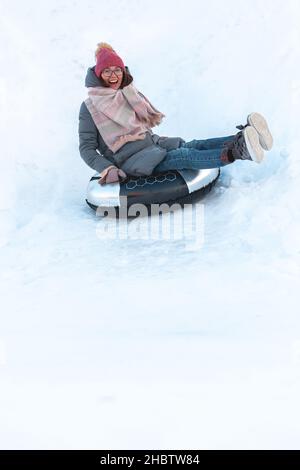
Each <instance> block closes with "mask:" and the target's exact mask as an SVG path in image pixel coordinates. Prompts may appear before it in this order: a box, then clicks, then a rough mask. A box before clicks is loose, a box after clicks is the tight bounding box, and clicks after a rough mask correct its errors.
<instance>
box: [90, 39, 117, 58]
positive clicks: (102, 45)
mask: <svg viewBox="0 0 300 470" xmlns="http://www.w3.org/2000/svg"><path fill="white" fill-rule="evenodd" d="M101 49H110V50H111V51H113V52H115V50H114V49H113V48H112V47H111V45H110V44H107V42H99V43H98V44H97V49H96V51H95V57H96V58H97V55H98V54H99V52H100V50H101Z"/></svg>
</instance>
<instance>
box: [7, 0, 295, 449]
mask: <svg viewBox="0 0 300 470" xmlns="http://www.w3.org/2000/svg"><path fill="white" fill-rule="evenodd" d="M0 10H1V17H0V34H1V37H0V60H1V62H0V67H1V73H0V105H1V113H0V128H1V131H0V132H1V136H0V137H1V152H0V158H1V171H0V196H1V200H0V201H1V206H0V214H1V237H0V240H1V251H0V256H1V292H0V295H1V329H0V447H1V448H4V449H46V448H49V449H51V448H57V449H63V448H69V449H85V448H86V449H88V448H96V449H104V448H110V449H138V448H145V449H153V448H161V449H176V448H177V449H184V448H186V449H189V448H194V449H215V448H219V449H234V448H244V449H245V448H247V449H249V448H258V449H261V448H272V449H273V448H299V438H300V425H299V422H300V410H299V394H300V331H299V326H300V321H299V287H300V286H299V254H300V252H299V238H300V217H299V215H300V214H299V196H300V190H299V187H300V185H299V168H300V167H299V131H298V125H299V99H300V98H299V97H300V77H299V50H298V47H299V46H298V45H299V43H300V42H299V40H300V38H299V20H300V18H299V16H300V5H299V1H297V0H290V1H288V0H285V1H284V0H255V1H254V0H252V2H240V1H237V0H227V1H226V2H223V1H221V0H219V1H218V0H210V1H209V2H206V1H203V0H201V1H199V0H197V1H196V0H195V1H193V0H185V1H177V2H175V3H174V2H173V1H169V0H168V1H163V2H161V1H157V0H153V1H151V2H148V1H142V0H127V1H123V0H118V1H117V0H110V1H109V2H107V1H103V0H101V1H96V0H94V1H92V0H87V1H85V2H80V1H76V0H73V1H71V0H61V1H55V0H51V1H50V0H45V1H43V2H39V1H38V0H36V1H34V0H28V1H27V2H23V1H16V0H10V1H5V0H0ZM100 41H105V42H108V43H110V44H111V45H112V46H113V47H114V48H115V50H116V51H117V52H118V53H119V54H120V56H121V57H122V58H123V60H124V62H125V64H126V65H128V66H129V69H130V71H131V73H132V74H133V76H134V83H135V85H136V86H137V88H138V89H139V90H140V91H141V92H142V93H144V94H145V95H146V96H147V97H148V98H149V100H150V101H151V102H152V103H153V104H154V106H155V107H157V108H158V109H159V110H160V111H162V112H163V113H164V114H166V118H165V119H164V121H163V123H162V124H161V126H159V127H157V128H154V131H155V132H156V133H158V134H160V135H168V136H181V137H182V138H184V139H185V140H191V139H194V138H197V139H200V138H209V137H218V136H223V135H230V134H233V133H235V132H236V131H237V130H236V129H235V126H236V125H238V124H242V123H243V124H244V123H245V122H246V117H247V114H248V113H250V112H251V111H259V112H261V113H263V114H264V115H265V116H266V117H267V119H268V122H269V124H270V128H271V130H272V132H273V134H274V139H275V142H274V147H273V149H272V151H271V152H269V153H268V154H267V155H266V158H265V160H264V161H263V162H262V164H260V165H256V164H254V163H251V162H237V163H234V164H233V165H230V166H228V167H226V168H224V169H223V170H222V175H221V178H220V179H219V181H218V183H217V186H216V187H215V189H214V190H213V191H212V193H210V195H208V196H207V197H206V198H205V200H204V201H203V203H204V229H203V230H204V241H203V244H201V245H199V244H195V243H194V241H193V233H192V232H191V231H190V232H189V230H187V233H186V236H185V238H183V239H180V240H170V239H168V238H166V239H142V238H141V237H139V235H138V234H135V233H134V231H132V232H131V233H130V230H129V235H128V236H127V237H124V238H123V239H121V240H120V239H116V238H111V237H109V236H108V235H107V234H106V232H104V231H103V230H102V226H101V222H100V221H99V219H98V218H96V217H95V214H94V213H93V212H92V211H91V210H90V209H89V208H88V207H87V206H86V204H85V194H86V186H87V182H88V180H89V178H90V176H91V175H92V174H93V171H92V170H90V169H89V168H88V167H87V166H86V165H85V164H84V162H83V161H82V160H81V159H80V156H79V152H78V131H77V129H78V112H79V108H80V104H81V102H82V100H83V99H85V97H86V89H85V87H84V80H85V75H86V70H87V68H88V67H90V66H92V65H94V50H95V47H96V44H97V43H98V42H100ZM112 223H113V222H112ZM99 224H100V225H99ZM111 227H113V226H112V225H110V228H111ZM127 227H128V222H127V221H122V222H121V229H122V230H125V231H126V230H127Z"/></svg>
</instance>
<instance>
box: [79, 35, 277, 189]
mask: <svg viewBox="0 0 300 470" xmlns="http://www.w3.org/2000/svg"><path fill="white" fill-rule="evenodd" d="M95 57H96V65H95V66H94V67H92V68H89V69H88V72H87V76H86V80H85V85H86V87H87V88H88V98H87V99H86V100H85V101H84V102H83V103H82V105H81V108H80V113H79V141H80V144H79V150H80V155H81V157H82V158H83V160H84V161H85V162H86V163H87V165H89V166H90V167H91V168H92V169H94V170H96V171H97V172H99V174H100V178H99V183H100V184H105V183H113V182H117V181H119V180H120V179H123V178H126V176H127V175H133V176H140V175H150V174H152V173H158V172H161V171H167V170H182V169H196V170H200V169H204V168H216V167H222V166H224V165H228V164H229V163H233V162H234V161H235V160H252V161H255V162H257V163H260V162H261V161H262V159H263V158H264V150H270V149H271V148H272V145H273V138H272V135H271V133H270V130H269V128H268V124H267V122H266V120H265V118H264V117H263V116H262V115H261V114H259V113H251V114H249V115H248V117H247V124H246V125H241V126H237V128H238V129H239V132H238V133H237V134H235V135H230V136H226V137H217V138H212V139H206V140H192V141H190V142H185V141H184V139H182V138H181V137H161V136H159V135H157V134H154V133H153V132H152V127H154V126H157V125H159V124H160V123H161V121H162V119H163V118H164V117H165V115H164V114H162V113H161V112H160V111H158V110H157V109H156V108H155V107H154V106H153V105H152V104H151V103H150V101H149V100H148V99H147V98H146V97H145V96H144V95H143V94H142V93H141V92H140V91H139V90H137V88H136V87H135V86H134V85H133V83H132V82H133V78H132V76H131V74H130V72H129V70H128V67H126V66H125V65H124V62H123V61H122V59H121V58H120V57H119V56H118V54H117V53H116V52H115V51H114V50H113V49H112V47H111V46H110V45H109V44H106V43H99V44H98V46H97V49H96V52H95Z"/></svg>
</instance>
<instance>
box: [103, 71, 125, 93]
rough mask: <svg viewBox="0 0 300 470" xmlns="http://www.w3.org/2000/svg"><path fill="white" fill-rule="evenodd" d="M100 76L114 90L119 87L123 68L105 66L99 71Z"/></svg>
mask: <svg viewBox="0 0 300 470" xmlns="http://www.w3.org/2000/svg"><path fill="white" fill-rule="evenodd" d="M101 78H102V79H103V80H104V82H105V83H106V84H107V85H108V86H109V87H110V88H113V89H114V90H117V89H118V88H120V86H121V83H122V79H123V70H122V69H121V67H114V66H111V67H106V68H105V69H104V70H102V72H101Z"/></svg>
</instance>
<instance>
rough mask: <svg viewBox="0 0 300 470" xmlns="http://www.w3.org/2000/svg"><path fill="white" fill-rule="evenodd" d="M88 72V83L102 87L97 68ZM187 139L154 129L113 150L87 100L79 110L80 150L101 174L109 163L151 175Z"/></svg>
mask: <svg viewBox="0 0 300 470" xmlns="http://www.w3.org/2000/svg"><path fill="white" fill-rule="evenodd" d="M94 69H95V67H92V68H89V69H88V71H87V75H86V79H85V86H86V87H96V86H101V84H100V81H99V79H98V77H97V76H96V74H95V71H94ZM183 142H185V141H184V140H183V139H182V138H181V137H160V136H159V135H157V134H153V132H152V131H149V132H147V133H146V136H145V139H143V140H137V141H135V142H127V143H126V144H124V145H123V146H122V147H121V148H120V149H119V150H118V151H117V152H115V153H113V152H112V151H111V150H110V149H109V148H108V146H107V145H106V143H105V142H104V140H103V139H102V137H101V134H100V132H99V131H98V129H97V127H96V125H95V123H94V121H93V118H92V116H91V114H90V112H89V111H88V109H87V106H86V104H85V102H83V103H82V104H81V107H80V111H79V151H80V156H81V157H82V159H83V160H84V161H85V163H86V164H87V165H88V166H89V167H90V168H92V169H93V170H96V171H97V172H99V173H101V172H102V171H103V170H104V169H105V168H107V167H108V166H110V165H115V166H117V167H118V168H122V170H124V171H125V173H127V174H128V175H133V176H140V175H150V174H151V173H152V171H153V169H154V168H155V167H156V165H158V164H159V163H160V162H161V161H162V160H163V159H164V157H165V156H166V154H167V152H168V150H173V149H176V148H178V147H180V146H181V144H182V143H183Z"/></svg>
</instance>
